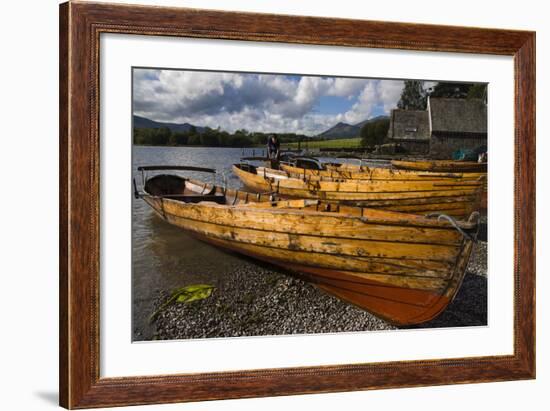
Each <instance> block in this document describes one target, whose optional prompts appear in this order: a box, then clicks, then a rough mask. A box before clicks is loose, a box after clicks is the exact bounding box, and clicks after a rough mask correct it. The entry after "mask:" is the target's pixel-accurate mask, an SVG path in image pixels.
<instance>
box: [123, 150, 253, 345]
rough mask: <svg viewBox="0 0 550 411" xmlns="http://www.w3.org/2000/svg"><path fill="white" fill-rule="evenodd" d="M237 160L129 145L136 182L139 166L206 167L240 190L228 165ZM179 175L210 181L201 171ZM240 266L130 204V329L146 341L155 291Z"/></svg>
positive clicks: (229, 155) (233, 155)
mask: <svg viewBox="0 0 550 411" xmlns="http://www.w3.org/2000/svg"><path fill="white" fill-rule="evenodd" d="M240 157H241V149H235V148H202V147H189V148H188V147H169V148H168V147H134V148H133V164H132V167H133V175H134V178H135V179H136V181H137V182H138V185H140V184H141V173H140V172H138V171H137V167H138V166H140V165H153V164H156V165H164V164H167V165H193V166H201V167H211V168H215V169H217V170H218V171H223V172H225V173H226V175H227V178H228V180H227V182H228V185H230V186H233V187H239V186H240V184H239V180H238V179H237V178H236V177H234V176H231V165H232V164H234V163H237V162H238V161H239V158H240ZM184 175H187V176H190V177H193V178H198V179H203V180H204V179H211V178H212V176H211V175H209V174H205V173H185V174H184ZM242 264H250V262H247V261H245V260H242V259H240V258H239V257H237V256H235V255H232V254H227V253H224V252H222V251H220V250H218V249H216V248H214V247H212V246H209V245H207V244H204V243H202V242H200V241H197V240H195V239H194V238H192V237H190V236H189V235H187V234H185V233H184V232H183V230H181V229H179V228H177V227H174V226H172V225H170V224H168V223H166V222H164V221H163V220H161V219H160V218H159V217H158V216H157V215H156V214H155V213H154V212H153V211H152V209H151V208H150V207H148V206H147V205H146V204H145V202H144V201H143V200H135V199H134V200H133V202H132V301H133V302H132V305H133V306H132V317H133V322H132V328H133V332H134V335H133V338H134V339H139V340H142V339H144V338H145V339H150V338H151V336H152V332H153V331H154V330H153V329H152V328H151V327H150V326H149V324H148V317H149V315H150V314H151V313H152V312H153V301H154V299H155V297H156V295H157V293H158V292H159V291H162V290H170V289H173V288H176V287H180V286H182V285H186V284H193V283H207V284H214V285H216V284H218V283H219V281H221V280H223V273H224V271H226V270H228V269H233V268H235V267H237V266H240V265H242Z"/></svg>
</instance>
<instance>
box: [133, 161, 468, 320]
mask: <svg viewBox="0 0 550 411" xmlns="http://www.w3.org/2000/svg"><path fill="white" fill-rule="evenodd" d="M169 168H171V167H163V169H169ZM142 169H143V170H147V169H153V168H147V167H144V168H142ZM154 169H156V170H158V169H161V168H159V167H155V168H154ZM134 184H135V182H134ZM135 194H136V197H140V198H142V199H143V200H144V201H145V202H146V203H147V204H149V205H150V206H151V208H152V209H153V210H154V211H155V212H156V213H157V214H158V216H159V217H160V218H162V219H163V220H165V221H167V222H168V223H170V224H173V225H175V226H177V227H180V228H182V229H183V230H185V231H186V232H188V233H190V234H192V235H193V236H195V237H197V238H198V239H200V240H203V241H206V242H208V243H210V244H212V245H214V246H217V247H221V248H224V249H227V250H231V251H235V252H237V253H241V254H243V255H247V256H250V257H253V258H256V259H258V260H261V261H265V262H268V263H270V264H274V265H277V266H280V267H283V268H285V269H287V270H289V271H290V272H292V273H296V274H298V275H300V276H301V277H303V278H306V279H307V280H309V281H311V282H312V283H313V284H315V285H316V286H317V287H319V288H320V289H322V290H324V291H326V292H328V293H330V294H332V295H334V296H336V297H338V298H340V299H342V300H344V301H347V302H349V303H351V304H354V305H356V306H358V307H361V308H362V309H365V310H367V311H370V312H372V313H374V314H375V315H377V316H379V317H381V318H384V319H386V320H387V321H389V322H391V323H394V324H397V325H407V324H419V323H422V322H425V321H428V320H430V319H432V318H434V317H436V316H437V315H438V314H440V313H441V312H442V311H443V310H444V309H445V307H447V305H448V304H449V303H450V302H451V301H452V299H453V298H454V296H455V295H456V293H457V291H458V289H459V287H460V285H461V283H462V280H463V278H464V273H465V269H466V265H467V262H468V259H469V257H470V253H471V251H472V246H473V243H474V241H475V239H476V236H477V230H478V221H477V220H478V218H477V217H478V214H477V213H474V214H472V216H471V218H470V219H469V220H468V221H455V220H453V219H452V218H450V217H448V216H445V215H440V216H439V218H427V217H422V216H418V215H412V214H403V213H395V212H388V211H380V210H372V209H368V208H361V207H351V206H343V205H337V204H333V203H332V204H331V203H326V202H323V201H320V200H307V199H301V200H286V201H283V200H281V201H271V199H270V197H271V195H268V194H252V193H248V192H244V191H238V190H232V189H227V188H224V187H217V186H215V185H212V184H207V183H203V182H199V181H195V180H191V179H186V178H183V177H180V176H176V175H156V176H153V177H151V178H148V179H146V180H145V184H144V188H143V192H138V190H137V188H136V189H135Z"/></svg>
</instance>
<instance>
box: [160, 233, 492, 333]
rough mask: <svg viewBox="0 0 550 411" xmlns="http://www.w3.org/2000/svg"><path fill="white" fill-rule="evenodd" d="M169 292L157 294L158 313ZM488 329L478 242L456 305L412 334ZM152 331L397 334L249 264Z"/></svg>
mask: <svg viewBox="0 0 550 411" xmlns="http://www.w3.org/2000/svg"><path fill="white" fill-rule="evenodd" d="M183 285H185V284H182V286H183ZM169 291H170V290H166V291H164V292H161V293H160V294H159V296H158V298H157V301H156V303H155V306H156V307H159V306H160V305H161V304H162V302H164V301H165V300H166V299H167V297H168V295H169ZM486 324H487V243H485V242H481V241H480V242H478V243H477V244H476V246H475V249H474V252H473V253H472V257H471V258H470V262H469V265H468V268H467V274H466V277H465V279H464V282H463V284H462V287H461V289H460V291H459V292H458V294H457V296H456V298H455V300H454V301H453V302H452V303H451V304H450V305H449V307H447V309H446V310H445V312H443V313H442V314H441V315H440V316H439V317H437V318H436V319H434V320H432V321H430V322H428V323H425V324H422V325H420V326H415V327H408V328H433V327H457V326H478V325H486ZM154 326H155V327H156V330H157V332H156V333H155V335H154V337H153V339H160V340H168V339H189V338H211V337H217V338H222V337H241V336H258V335H282V334H314V333H335V332H343V331H347V332H350V331H374V330H391V329H396V327H394V326H392V325H391V324H389V323H387V322H385V321H383V320H381V319H379V318H377V317H376V316H374V315H372V314H370V313H368V312H366V311H363V310H361V309H359V308H356V307H354V306H352V305H350V304H348V303H344V302H342V301H340V300H339V299H337V298H335V297H332V296H330V295H328V294H326V293H324V292H322V291H320V290H319V289H317V288H316V287H315V286H313V285H311V284H309V283H307V282H305V281H302V280H300V279H298V278H294V277H290V276H288V275H285V274H284V273H283V272H282V271H281V272H279V271H277V270H275V269H273V268H271V267H264V266H256V265H250V264H244V265H243V267H242V268H241V269H238V270H234V271H233V272H229V273H226V274H224V279H223V280H222V281H220V283H219V284H218V286H217V288H216V289H215V290H214V292H213V294H212V295H211V296H210V297H209V298H206V299H204V300H200V301H195V302H192V303H189V304H173V305H171V306H169V307H167V308H166V309H165V310H163V311H162V312H161V313H160V314H159V315H158V316H157V317H156V319H155V321H154Z"/></svg>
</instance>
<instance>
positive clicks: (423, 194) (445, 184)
mask: <svg viewBox="0 0 550 411" xmlns="http://www.w3.org/2000/svg"><path fill="white" fill-rule="evenodd" d="M233 173H234V174H235V175H237V177H239V179H240V180H241V181H242V183H243V184H244V185H245V186H246V187H247V188H248V189H250V190H252V191H254V192H259V193H276V194H277V195H280V196H283V197H285V196H286V197H291V198H311V199H322V200H327V201H335V202H340V203H344V204H361V205H363V206H365V207H370V208H380V209H384V210H390V211H402V212H407V213H414V214H428V213H434V212H437V213H443V214H447V215H450V216H453V217H457V218H460V219H466V218H468V217H469V216H470V214H471V213H472V212H474V211H478V210H479V209H480V207H481V195H482V191H483V188H484V185H485V183H484V179H483V180H465V179H444V180H439V179H438V180H420V179H405V180H393V179H391V178H385V179H376V180H360V179H334V178H330V177H326V178H322V179H319V178H316V177H315V176H313V177H312V178H310V177H309V176H306V178H305V179H304V178H302V176H303V175H302V174H289V173H287V172H285V171H280V170H272V169H266V168H263V167H257V168H254V167H250V166H248V165H246V164H238V165H234V166H233Z"/></svg>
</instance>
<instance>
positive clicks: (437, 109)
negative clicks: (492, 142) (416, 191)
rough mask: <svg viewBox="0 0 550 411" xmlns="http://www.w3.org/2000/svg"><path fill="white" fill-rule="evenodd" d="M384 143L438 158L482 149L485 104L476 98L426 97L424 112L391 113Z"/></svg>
mask: <svg viewBox="0 0 550 411" xmlns="http://www.w3.org/2000/svg"><path fill="white" fill-rule="evenodd" d="M388 142H390V143H399V144H400V145H401V146H402V147H403V148H404V149H405V150H407V151H408V152H410V153H417V154H429V156H430V157H432V158H440V159H448V158H452V154H453V152H455V151H457V150H459V149H466V150H473V149H476V148H478V147H480V146H486V145H487V105H486V104H485V102H484V101H483V100H480V99H461V98H440V97H438V98H435V97H434V98H430V97H428V104H427V108H426V110H422V111H417V110H400V109H396V110H392V113H391V116H390V128H389V130H388Z"/></svg>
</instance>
